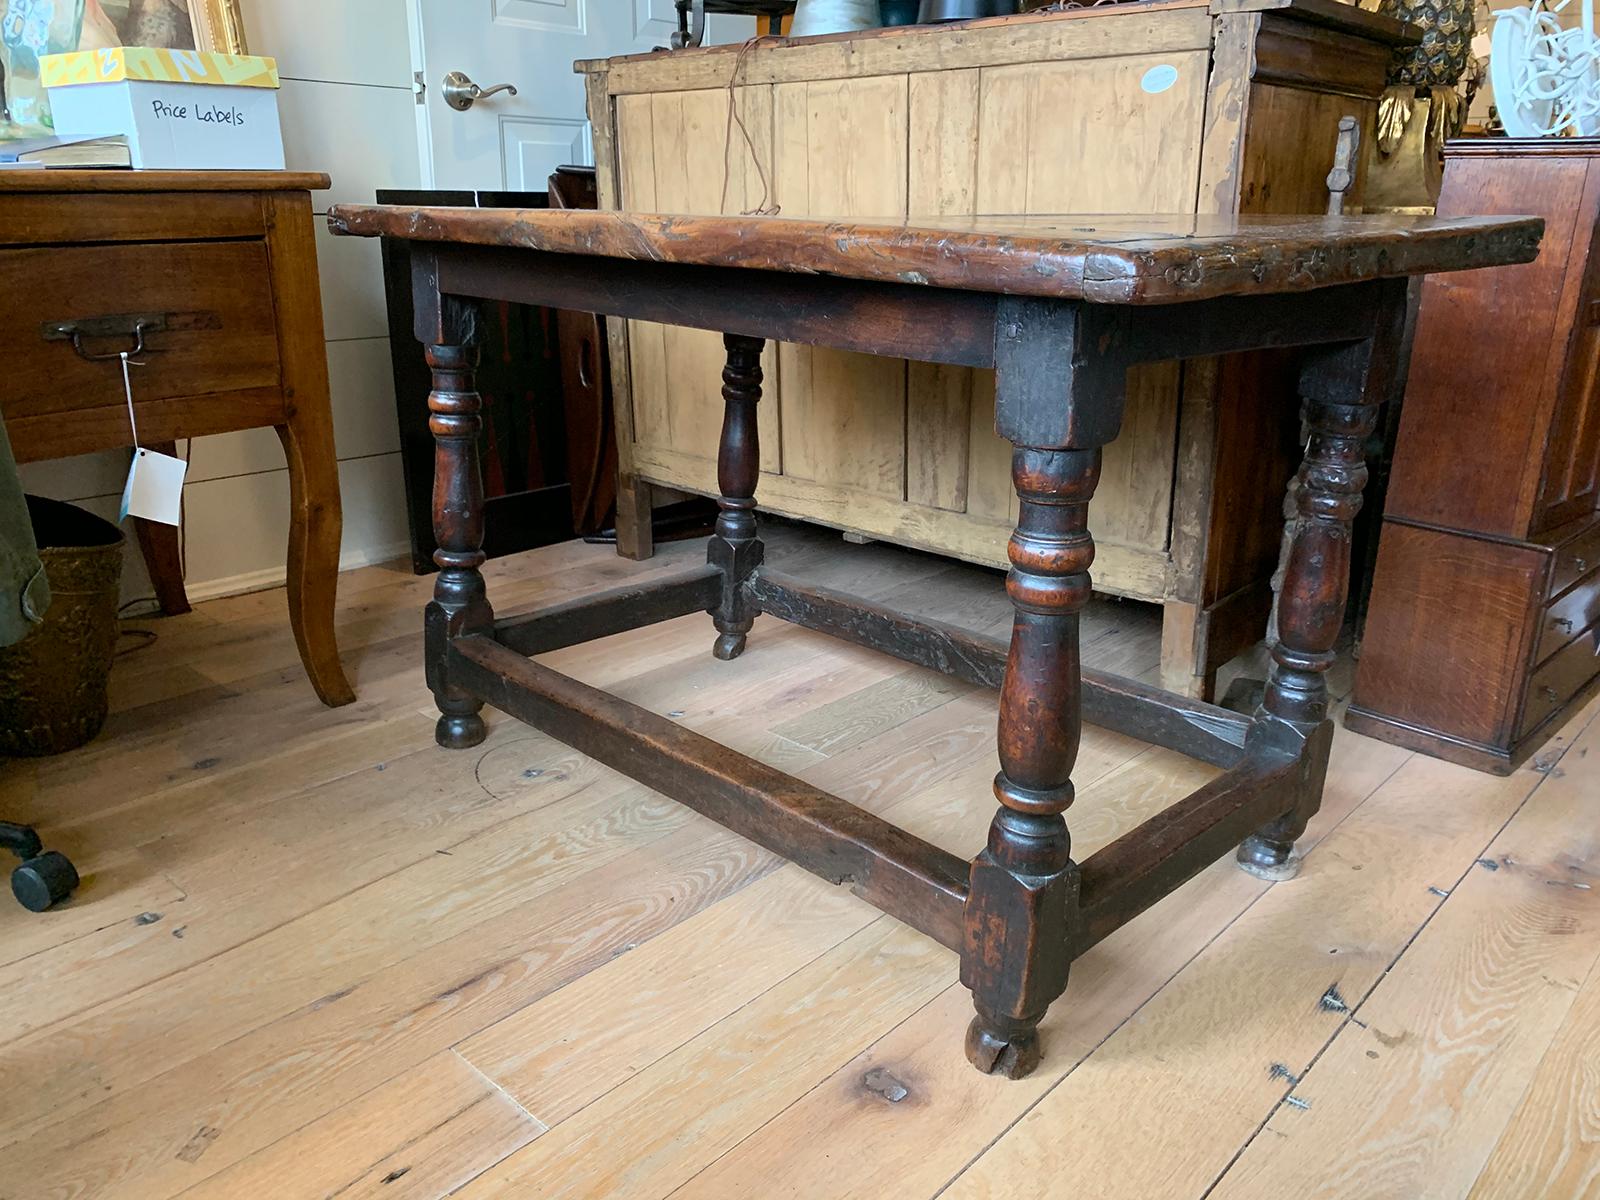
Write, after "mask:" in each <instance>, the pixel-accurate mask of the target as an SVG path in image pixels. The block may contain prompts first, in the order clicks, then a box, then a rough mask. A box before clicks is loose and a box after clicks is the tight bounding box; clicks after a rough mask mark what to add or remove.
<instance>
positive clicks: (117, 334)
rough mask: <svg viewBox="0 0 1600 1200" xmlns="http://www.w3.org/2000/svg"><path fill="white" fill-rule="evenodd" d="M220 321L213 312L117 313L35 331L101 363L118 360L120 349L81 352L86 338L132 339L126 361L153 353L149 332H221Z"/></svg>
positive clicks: (50, 323)
mask: <svg viewBox="0 0 1600 1200" xmlns="http://www.w3.org/2000/svg"><path fill="white" fill-rule="evenodd" d="M221 328H222V318H221V317H219V316H218V315H217V314H216V313H214V312H192V313H117V314H115V315H113V316H107V317H79V318H77V319H76V320H71V321H46V322H45V323H44V324H43V325H42V326H40V328H39V336H40V337H42V338H44V340H45V341H47V342H71V343H72V348H73V349H74V350H75V351H77V353H78V355H79V357H81V358H86V359H88V360H89V361H90V362H103V361H105V360H107V359H113V358H118V357H120V356H121V355H122V351H121V350H112V351H110V352H108V353H95V352H92V351H89V350H85V349H84V346H83V343H84V339H86V338H132V339H133V348H132V349H130V350H129V351H128V356H129V357H130V358H137V357H138V356H139V355H141V354H144V353H145V352H147V351H149V352H151V353H154V352H155V350H156V349H157V347H154V346H146V345H145V343H144V339H145V335H146V334H150V333H167V332H176V331H178V330H196V329H221Z"/></svg>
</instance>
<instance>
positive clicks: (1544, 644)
mask: <svg viewBox="0 0 1600 1200" xmlns="http://www.w3.org/2000/svg"><path fill="white" fill-rule="evenodd" d="M1596 621H1600V569H1597V570H1594V571H1591V572H1589V574H1588V575H1586V576H1584V577H1583V578H1582V579H1580V580H1579V581H1578V582H1577V583H1575V584H1573V585H1572V587H1571V588H1570V589H1568V590H1567V591H1566V592H1564V593H1562V594H1561V595H1560V596H1557V597H1556V598H1555V599H1554V600H1552V601H1550V603H1549V604H1548V605H1546V606H1545V610H1544V615H1543V617H1542V618H1541V620H1540V624H1539V648H1538V649H1537V650H1536V651H1535V652H1534V655H1533V661H1534V663H1535V664H1538V663H1542V662H1544V660H1545V659H1547V658H1549V657H1550V656H1551V655H1552V654H1554V653H1555V652H1556V651H1557V650H1559V649H1561V647H1562V646H1564V645H1566V644H1567V643H1568V642H1570V641H1571V640H1572V639H1573V638H1574V637H1576V636H1577V634H1578V631H1579V630H1580V629H1587V628H1589V626H1591V625H1593V624H1594V623H1595V622H1596Z"/></svg>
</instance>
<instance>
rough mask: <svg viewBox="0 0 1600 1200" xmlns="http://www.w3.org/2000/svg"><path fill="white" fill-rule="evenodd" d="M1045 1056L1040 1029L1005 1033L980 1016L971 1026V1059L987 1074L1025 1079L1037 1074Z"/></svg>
mask: <svg viewBox="0 0 1600 1200" xmlns="http://www.w3.org/2000/svg"><path fill="white" fill-rule="evenodd" d="M1043 1057H1044V1056H1043V1054H1042V1053H1041V1051H1040V1048H1039V1031H1038V1029H1037V1028H1033V1029H1022V1028H1020V1027H1018V1028H1014V1029H1010V1030H1007V1031H1004V1032H1002V1031H1001V1030H999V1029H996V1028H992V1027H991V1026H990V1024H989V1023H988V1022H987V1021H985V1020H984V1018H983V1017H982V1016H981V1015H980V1016H976V1017H973V1018H972V1024H970V1025H968V1026H967V1061H968V1062H970V1063H971V1064H972V1065H973V1066H975V1067H977V1068H978V1070H980V1071H982V1072H983V1073H984V1074H985V1075H1004V1076H1005V1077H1006V1078H1007V1079H1021V1078H1023V1077H1024V1076H1026V1075H1031V1074H1033V1071H1034V1068H1035V1067H1037V1066H1038V1065H1039V1061H1040V1059H1042V1058H1043Z"/></svg>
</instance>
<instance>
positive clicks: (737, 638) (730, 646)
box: [711, 633, 745, 662]
mask: <svg viewBox="0 0 1600 1200" xmlns="http://www.w3.org/2000/svg"><path fill="white" fill-rule="evenodd" d="M744 643H745V635H744V634H742V633H724V634H723V635H722V636H720V637H719V638H717V644H716V645H715V646H713V647H711V654H712V656H713V657H714V658H720V659H721V660H722V661H723V662H732V661H733V660H734V659H736V658H738V657H739V655H741V654H743V653H744Z"/></svg>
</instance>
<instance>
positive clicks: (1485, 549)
mask: <svg viewBox="0 0 1600 1200" xmlns="http://www.w3.org/2000/svg"><path fill="white" fill-rule="evenodd" d="M1467 213H1473V214H1487V213H1527V214H1533V215H1538V216H1543V217H1544V218H1545V220H1546V222H1547V224H1546V231H1545V239H1544V243H1543V246H1542V248H1541V250H1540V253H1539V257H1538V259H1537V260H1536V261H1534V262H1532V263H1529V264H1527V265H1526V266H1519V267H1503V268H1500V269H1498V270H1494V271H1482V272H1477V273H1473V274H1463V275H1457V276H1433V277H1432V278H1430V279H1429V280H1428V281H1427V282H1426V284H1424V286H1423V292H1422V308H1421V312H1420V314H1419V316H1418V324H1417V339H1416V346H1415V350H1414V352H1413V356H1412V362H1411V382H1410V384H1409V386H1408V387H1407V390H1406V398H1405V406H1404V409H1403V411H1402V414H1401V418H1400V432H1399V436H1398V439H1397V442H1396V446H1395V457H1394V466H1393V473H1392V475H1391V477H1390V482H1389V492H1388V502H1387V507H1386V509H1385V512H1384V522H1383V534H1382V538H1381V540H1380V543H1379V548H1378V561H1377V566H1376V569H1375V573H1374V576H1373V590H1372V599H1371V603H1370V606H1369V608H1368V613H1367V624H1366V631H1365V636H1364V639H1363V642H1362V647H1361V662H1360V666H1359V669H1358V671H1357V676H1356V688H1355V693H1354V696H1353V698H1352V701H1351V705H1350V709H1349V712H1348V715H1347V718H1346V723H1347V724H1348V725H1349V726H1350V727H1351V728H1352V729H1356V730H1359V731H1360V732H1362V733H1368V734H1372V735H1373V736H1375V737H1381V738H1383V739H1385V740H1387V741H1391V742H1397V743H1399V744H1401V745H1406V746H1412V747H1414V748H1416V749H1420V750H1423V751H1426V752H1427V753H1429V754H1433V755H1436V756H1438V757H1440V758H1447V759H1451V760H1453V761H1456V762H1462V763H1466V764H1467V765H1469V766H1474V767H1479V768H1482V769H1485V770H1491V771H1497V772H1506V771H1510V770H1511V769H1512V768H1513V767H1515V766H1516V765H1517V764H1518V763H1520V762H1521V761H1522V760H1523V759H1525V758H1527V756H1528V755H1530V754H1531V753H1533V752H1534V751H1535V750H1537V749H1538V748H1539V746H1541V745H1542V744H1543V743H1544V742H1545V741H1546V740H1547V739H1548V738H1549V737H1550V735H1551V734H1553V733H1555V732H1556V730H1557V729H1559V728H1560V726H1561V724H1562V722H1563V721H1564V719H1565V718H1566V716H1568V715H1569V714H1570V713H1571V712H1572V711H1573V709H1574V708H1575V707H1576V706H1578V705H1579V704H1581V703H1582V702H1583V701H1584V700H1586V699H1587V698H1588V697H1589V696H1590V695H1592V694H1593V693H1594V692H1595V691H1596V690H1597V688H1600V518H1597V516H1596V512H1595V509H1596V500H1597V483H1600V479H1597V475H1600V387H1597V382H1600V380H1597V369H1600V247H1597V245H1596V238H1595V233H1596V221H1597V218H1600V139H1576V138H1573V139H1568V138H1558V139H1548V140H1521V139H1485V140H1482V141H1475V142H1456V143H1452V144H1451V145H1450V146H1449V147H1447V149H1446V151H1445V179H1444V189H1443V191H1442V193H1441V195H1440V197H1439V214H1440V215H1441V216H1445V215H1451V216H1458V215H1464V214H1467Z"/></svg>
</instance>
